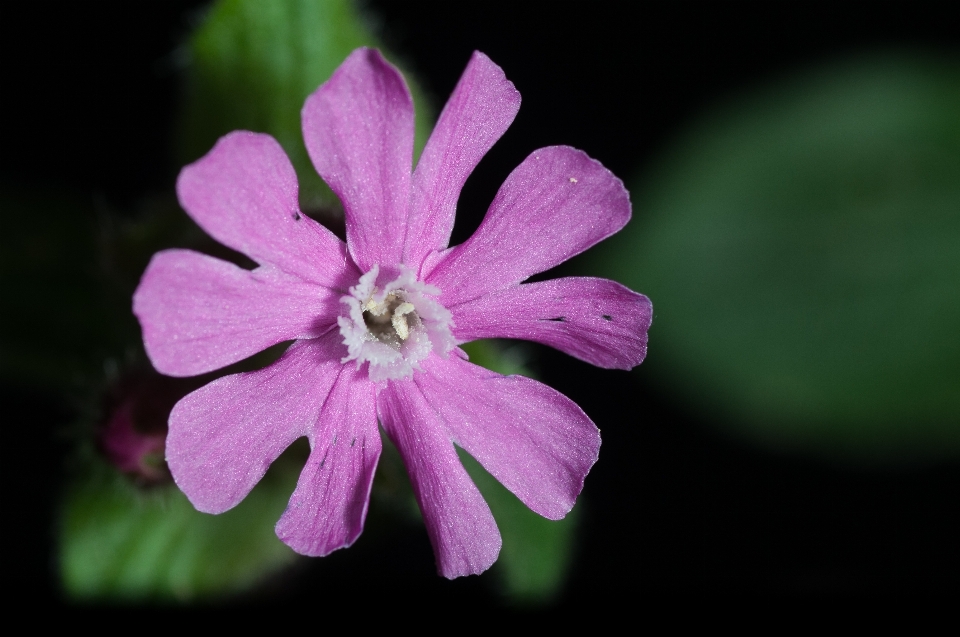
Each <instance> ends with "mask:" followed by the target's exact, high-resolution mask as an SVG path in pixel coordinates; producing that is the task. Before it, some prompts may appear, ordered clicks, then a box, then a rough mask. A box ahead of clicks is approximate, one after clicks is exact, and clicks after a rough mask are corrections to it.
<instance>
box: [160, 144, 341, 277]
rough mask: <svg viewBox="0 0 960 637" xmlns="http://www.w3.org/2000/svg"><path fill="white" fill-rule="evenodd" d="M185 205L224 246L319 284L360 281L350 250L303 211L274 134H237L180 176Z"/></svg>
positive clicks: (290, 169)
mask: <svg viewBox="0 0 960 637" xmlns="http://www.w3.org/2000/svg"><path fill="white" fill-rule="evenodd" d="M177 195H178V196H179V198H180V204H181V205H182V206H183V208H184V210H186V211H187V212H188V213H189V214H190V216H191V217H192V218H193V220H194V221H196V222H197V223H198V224H199V225H200V227H201V228H203V229H204V230H206V232H207V233H208V234H209V235H210V236H211V237H213V238H214V239H216V240H217V241H219V242H220V243H222V244H224V245H226V246H229V247H231V248H233V249H234V250H238V251H240V252H242V253H243V254H245V255H247V256H248V257H250V258H251V259H253V260H254V261H256V262H257V263H259V264H261V265H262V264H270V265H273V266H276V267H278V268H280V269H281V270H284V271H285V272H288V273H290V274H296V275H299V276H300V277H301V278H303V279H305V280H307V281H311V282H313V283H316V284H318V285H323V286H328V287H333V288H336V289H339V290H346V289H347V288H348V287H349V286H350V280H351V279H352V280H356V277H355V276H354V275H355V274H357V275H358V274H359V273H358V272H356V269H355V268H354V267H353V265H352V264H350V263H349V261H348V260H347V251H346V246H345V245H344V243H343V242H342V241H340V240H339V239H338V238H337V237H336V236H335V235H334V234H333V233H332V232H330V231H329V230H327V229H326V228H324V227H323V226H321V225H320V224H319V223H317V222H316V221H314V220H313V219H311V218H310V217H307V216H305V215H303V214H301V213H300V205H299V203H298V202H297V175H296V173H295V172H294V170H293V166H292V165H291V164H290V160H289V159H288V158H287V155H286V153H284V152H283V149H282V148H281V147H280V144H278V143H277V141H276V140H275V139H274V138H272V137H270V136H269V135H262V134H258V133H250V132H247V131H235V132H233V133H230V134H229V135H226V136H224V137H221V138H220V140H219V141H218V142H217V144H216V146H214V147H213V150H211V151H210V152H209V153H207V154H206V155H204V156H203V157H202V158H200V159H199V160H197V161H196V162H194V163H192V164H190V165H189V166H186V167H184V169H183V170H181V171H180V176H179V177H178V178H177Z"/></svg>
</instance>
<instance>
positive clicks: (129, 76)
mask: <svg viewBox="0 0 960 637" xmlns="http://www.w3.org/2000/svg"><path fill="white" fill-rule="evenodd" d="M516 4H520V3H516ZM203 5H204V3H201V2H156V3H126V4H124V5H115V6H111V5H109V4H92V5H84V6H82V7H79V6H77V5H76V4H71V5H64V6H57V5H54V6H52V7H51V6H49V5H47V6H45V7H43V8H41V9H31V10H30V13H29V14H26V13H20V12H13V11H11V10H5V11H4V13H5V15H4V19H3V24H4V31H5V32H6V33H7V36H8V37H6V38H5V39H4V43H3V47H4V53H3V59H4V64H3V75H4V81H3V84H4V98H3V101H2V103H3V112H4V117H3V120H2V121H3V123H4V132H3V152H2V157H3V168H2V173H0V179H2V181H3V183H4V184H12V185H14V186H16V187H17V188H20V189H32V188H35V189H39V190H46V189H51V188H64V189H70V190H75V191H79V192H82V193H86V194H88V195H89V196H90V197H91V198H98V200H103V201H106V202H108V203H109V205H110V206H111V208H113V209H116V210H124V209H132V208H133V207H134V205H135V203H136V202H137V201H138V200H139V199H141V198H142V197H144V196H146V195H149V194H151V193H155V192H160V191H169V190H170V189H171V188H172V184H173V181H174V179H175V176H176V173H177V171H178V170H179V166H177V165H175V163H174V162H173V160H172V156H173V152H172V141H171V131H172V128H173V125H174V117H175V106H176V103H177V96H178V89H179V79H180V78H179V75H178V72H179V71H178V62H177V60H178V57H177V55H176V48H177V46H178V45H179V44H180V42H182V41H183V39H184V37H185V36H186V34H187V33H189V31H190V28H191V25H193V24H195V23H196V22H197V20H198V19H199V17H200V16H201V15H202V7H203ZM514 6H515V4H514V3H499V2H492V3H491V2H482V3H481V2H476V3H436V4H419V3H403V2H398V3H394V2H387V1H386V0H381V1H378V2H370V3H368V7H369V9H370V10H371V11H372V13H373V14H374V15H376V16H379V20H380V24H381V26H382V35H383V38H384V40H385V41H386V43H387V44H388V46H389V47H390V48H391V49H392V50H393V51H395V52H396V53H397V54H398V55H399V56H400V58H401V59H402V60H403V61H404V62H405V63H406V66H407V67H408V68H411V69H412V70H413V71H415V72H417V73H418V77H419V79H420V81H421V83H422V85H423V86H424V87H425V89H426V90H427V92H428V94H429V95H430V96H431V97H433V98H434V103H435V104H436V105H438V106H439V105H442V103H443V101H444V100H445V98H446V96H447V95H448V94H449V92H450V90H451V89H452V88H453V86H454V84H455V82H456V81H457V79H458V77H459V74H460V73H461V71H462V70H463V66H464V65H465V63H466V61H467V58H468V56H469V54H470V52H471V51H472V50H474V49H479V50H482V51H484V52H485V53H487V54H488V55H489V56H490V57H491V58H492V59H493V60H494V61H495V62H497V63H498V64H499V65H500V66H502V67H503V68H504V70H505V72H506V73H507V76H508V77H509V78H510V79H511V80H512V81H513V82H514V83H515V84H516V86H517V88H518V89H519V91H520V93H521V95H522V96H523V104H522V107H521V110H520V114H519V116H518V117H517V119H516V122H515V123H514V125H513V127H512V128H511V129H510V130H509V131H508V132H507V134H506V135H505V136H504V138H503V139H502V140H501V141H500V143H499V144H497V146H496V147H495V148H494V149H493V150H492V151H491V152H490V154H489V155H488V157H487V158H486V159H485V160H484V162H483V163H482V164H481V166H480V168H479V169H478V171H477V173H476V174H475V176H474V177H472V178H471V179H470V181H468V183H467V186H466V188H465V190H464V193H463V196H462V198H461V202H460V209H459V210H460V216H459V217H458V225H457V228H456V230H455V235H454V241H455V242H459V241H462V240H463V239H464V238H466V237H467V236H468V235H469V233H470V232H471V231H472V229H473V227H475V226H476V224H477V223H478V222H479V219H480V216H481V215H482V214H483V212H484V210H485V208H486V205H487V203H488V202H489V201H490V200H491V199H492V197H493V195H494V193H495V192H496V188H497V187H498V186H499V184H500V183H501V182H502V181H503V179H504V178H505V177H506V175H507V174H508V173H509V172H510V170H511V169H512V168H513V167H514V166H516V165H517V164H518V163H519V162H520V161H521V160H522V159H523V158H524V157H525V156H526V155H527V154H529V153H530V152H531V151H532V150H534V149H536V148H538V147H541V146H545V145H552V144H569V145H572V146H575V147H578V148H582V149H584V150H585V151H587V152H588V153H589V154H590V155H591V156H593V157H595V158H597V159H599V160H600V161H601V162H602V163H603V164H604V165H606V166H607V167H608V168H610V169H611V170H612V171H613V172H614V173H615V174H617V175H619V176H621V177H622V178H624V179H625V180H626V181H628V182H629V180H630V178H632V177H633V176H634V175H636V174H638V173H639V171H641V170H642V169H643V167H644V166H646V165H649V163H650V162H651V161H653V160H654V159H655V158H656V157H657V153H658V152H659V151H660V150H661V149H662V148H663V147H664V145H665V144H667V143H669V141H670V140H671V139H672V138H673V137H674V136H675V135H676V134H678V133H679V132H680V131H681V130H682V129H683V127H684V126H685V124H687V123H689V122H690V120H691V118H693V117H695V116H697V115H698V114H700V113H702V112H704V111H705V110H706V109H708V108H709V107H710V106H711V104H714V103H716V102H717V100H721V99H723V98H724V97H726V96H730V95H732V94H735V93H736V92H737V91H740V90H742V89H747V88H750V87H754V86H757V85H760V84H762V83H764V82H766V81H768V80H773V79H776V78H778V77H780V76H781V75H782V74H784V73H786V72H789V71H791V70H794V69H801V68H804V67H806V66H809V65H812V64H815V63H817V62H820V61H827V60H831V59H834V58H836V57H839V56H842V55H845V54H848V53H854V52H857V51H862V50H867V49H872V48H889V47H891V46H919V47H922V48H927V49H929V48H952V49H953V50H954V51H956V50H957V47H958V41H957V29H956V20H955V16H953V17H951V16H950V15H949V10H948V9H941V10H939V11H940V12H939V13H938V12H937V11H933V10H931V9H930V7H917V6H913V5H911V8H909V9H907V8H905V7H904V6H893V5H883V4H876V3H871V4H866V3H864V4H862V5H858V6H850V5H848V6H844V7H842V8H837V7H836V6H833V5H829V6H828V5H824V6H823V7H819V8H818V7H816V6H815V5H806V4H804V5H798V6H793V7H792V8H789V9H786V8H781V7H779V6H778V7H777V8H776V9H773V8H767V9H765V10H761V11H760V12H759V13H758V12H757V9H756V8H755V6H753V7H749V8H748V7H745V6H744V7H737V6H725V7H718V6H713V7H711V8H707V9H704V8H703V7H701V6H699V5H681V6H676V7H675V8H665V7H663V6H655V5H653V4H652V3H644V4H638V5H637V6H636V7H635V8H633V9H632V10H630V11H625V10H622V9H620V8H618V5H617V4H616V3H605V2H587V3H583V2H580V3H562V2H554V3H545V4H543V5H537V4H530V5H526V4H524V5H523V6H524V7H525V8H524V9H523V10H520V11H518V10H517V9H515V8H512V7H514ZM634 214H635V215H642V214H643V210H635V211H634ZM37 222H38V223H42V219H38V220H37ZM639 291H641V292H642V291H643V290H642V289H641V290H639ZM653 302H654V307H655V308H656V299H653ZM5 311H15V308H8V309H7V310H5ZM536 351H537V353H538V355H539V361H538V363H537V368H538V371H539V372H540V374H541V376H542V378H543V380H544V381H545V382H547V383H548V384H549V385H551V386H553V387H555V388H557V389H558V390H559V391H561V392H563V393H564V394H566V395H567V396H569V397H570V398H571V399H573V400H574V401H575V402H577V403H578V404H579V405H580V406H581V407H582V408H583V409H584V410H585V411H586V412H587V413H588V414H589V415H590V416H591V417H592V418H593V419H594V420H595V422H596V423H597V424H598V426H599V427H600V428H601V430H602V432H603V436H604V442H603V447H602V451H601V456H600V461H599V463H598V464H597V465H596V466H595V468H594V469H593V471H592V472H591V474H590V475H589V477H588V479H587V483H586V488H585V490H584V501H583V508H584V512H583V513H584V515H583V516H582V522H583V526H582V534H581V541H580V543H579V549H578V555H577V557H576V561H575V564H574V567H573V572H572V575H571V578H570V581H569V584H568V586H567V587H566V589H565V592H564V595H563V598H562V599H561V600H560V601H561V603H568V602H569V603H573V604H579V603H582V602H584V601H588V600H593V601H598V602H602V601H604V600H610V601H612V600H615V599H617V598H618V595H619V594H622V593H627V594H631V595H641V594H642V595H644V599H648V596H649V595H650V594H664V595H685V594H689V593H707V594H723V593H727V594H730V593H733V594H741V593H743V594H755V593H760V594H766V593H773V594H793V593H813V594H872V593H889V592H946V591H947V590H948V589H956V588H957V584H958V582H960V550H958V548H957V538H958V537H960V516H958V495H960V467H958V465H957V463H956V462H954V463H953V464H939V465H932V466H931V465H925V466H913V467H902V468H897V469H876V468H873V469H871V468H851V467H844V466H840V465H833V464H829V463H827V462H825V461H821V460H816V459H812V458H805V457H803V456H799V455H777V454H773V453H771V452H769V451H766V450H763V449H760V448H754V447H750V446H747V445H745V444H743V443H739V442H736V441H733V440H730V439H728V438H726V437H724V435H723V434H722V433H721V430H720V429H719V428H716V427H714V426H713V424H712V423H710V422H708V421H705V420H704V419H703V418H702V417H694V416H692V415H690V414H688V412H687V410H686V406H685V405H684V404H683V401H682V400H680V399H677V398H671V397H669V396H664V395H662V393H660V392H655V391H654V390H653V389H651V387H652V385H651V383H650V382H649V381H648V380H647V379H646V378H645V376H644V370H643V368H642V367H641V369H640V370H639V371H635V372H633V374H627V373H624V372H615V371H604V370H599V369H596V368H593V367H591V366H589V365H586V364H583V363H580V362H578V361H575V360H573V359H570V358H568V357H565V356H563V355H561V354H559V353H556V352H553V351H550V350H546V349H537V350H536ZM649 356H650V357H651V358H652V357H655V356H657V332H656V322H655V323H654V327H653V329H652V331H651V333H650V349H649ZM2 396H3V400H2V404H3V408H4V424H5V426H4V432H5V437H4V443H3V449H4V451H5V456H6V457H7V459H6V460H5V462H4V474H5V487H4V494H5V495H4V499H5V509H6V511H7V514H6V515H5V516H4V517H5V518H6V520H7V525H6V526H7V528H8V531H7V532H5V533H4V537H5V538H6V540H7V557H5V558H4V564H5V568H6V569H9V572H10V573H11V574H12V575H14V576H15V577H16V578H17V579H18V580H20V581H22V582H23V586H22V588H21V590H22V591H23V592H25V593H29V594H35V595H43V596H48V597H49V598H51V599H59V593H58V587H57V584H56V579H55V571H54V553H53V550H54V544H53V531H52V530H51V529H52V525H53V522H54V505H55V502H56V499H57V497H58V494H59V489H60V481H61V477H62V472H63V469H62V467H63V461H64V456H65V455H66V451H67V447H66V445H65V443H63V442H62V437H60V436H59V435H58V431H59V428H60V427H62V425H63V423H64V422H66V421H68V420H69V419H70V418H71V417H72V414H71V406H70V405H69V404H68V403H67V402H66V401H65V400H63V399H62V398H61V397H60V396H58V395H57V394H56V393H54V392H51V391H46V390H44V389H43V388H42V387H30V386H25V385H22V384H19V383H17V382H16V380H15V379H6V380H5V381H4V383H3V388H2ZM433 564H434V563H433V557H432V554H431V551H430V547H429V543H428V541H427V537H426V534H425V533H424V532H423V531H422V530H416V529H414V530H402V531H398V532H397V533H396V534H394V535H393V536H391V537H390V538H389V539H387V540H385V541H382V542H379V543H377V544H376V545H373V546H371V545H369V544H368V545H366V546H365V545H364V542H363V539H361V540H360V542H359V543H358V544H357V545H356V546H354V547H353V548H351V549H349V550H347V551H340V552H337V553H336V554H334V555H332V556H330V557H328V558H324V559H323V560H313V561H310V562H309V563H308V564H306V565H304V566H301V567H300V568H299V569H297V570H295V572H294V573H293V574H292V575H288V576H287V577H285V578H282V579H278V580H277V581H274V582H271V583H270V584H269V585H267V587H266V588H265V589H264V590H262V591H259V592H258V593H257V595H256V596H253V598H255V599H267V600H270V601H271V602H276V603H300V602H305V601H310V602H311V603H313V604H316V603H319V600H325V601H330V602H338V601H343V602H348V601H349V600H352V599H353V600H358V601H359V600H360V599H372V598H377V599H390V600H394V601H403V600H407V599H410V600H424V601H425V600H431V601H430V603H443V604H446V605H449V604H455V605H464V606H469V605H473V604H474V603H477V602H478V601H479V602H483V603H487V602H490V603H495V602H497V601H499V598H498V596H497V593H496V592H495V591H494V590H493V588H492V587H490V586H488V585H487V583H486V582H485V581H484V580H482V579H479V578H468V579H465V580H459V581H455V582H452V583H450V582H447V581H445V580H442V579H441V578H438V577H437V576H436V575H435V572H434V565H433ZM424 596H426V597H424Z"/></svg>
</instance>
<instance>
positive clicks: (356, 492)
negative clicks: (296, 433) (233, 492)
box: [276, 365, 381, 556]
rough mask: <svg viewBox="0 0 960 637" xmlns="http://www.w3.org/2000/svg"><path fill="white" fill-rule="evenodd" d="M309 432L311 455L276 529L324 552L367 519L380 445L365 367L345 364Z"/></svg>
mask: <svg viewBox="0 0 960 637" xmlns="http://www.w3.org/2000/svg"><path fill="white" fill-rule="evenodd" d="M308 435H309V437H310V445H311V447H312V450H311V452H310V459H309V460H308V461H307V464H306V466H305V467H304V469H303V472H302V473H301V474H300V480H299V481H298V482H297V489H296V491H294V492H293V495H292V496H291V497H290V502H289V504H288V505H287V509H286V511H284V513H283V516H282V517H281V518H280V521H279V522H277V528H276V531H277V536H278V537H279V538H280V539H281V540H283V541H284V542H285V543H286V544H288V545H289V546H290V548H292V549H293V550H295V551H296V552H297V553H302V554H303V555H315V556H320V555H327V554H329V553H331V552H332V551H335V550H337V549H339V548H343V547H346V546H350V545H351V544H353V542H354V541H355V540H356V539H357V538H358V537H359V536H360V532H361V531H362V530H363V521H364V519H365V518H366V517H367V505H368V504H369V502H370V487H371V486H373V474H374V471H375V470H376V468H377V460H378V459H379V458H380V449H381V443H380V432H379V431H378V430H377V397H376V393H375V390H374V385H373V384H372V383H371V382H370V381H369V380H368V379H367V370H366V369H362V370H361V369H358V368H357V367H356V366H355V365H344V366H342V367H341V372H340V376H339V378H337V382H336V383H335V384H334V386H333V389H332V390H331V391H330V395H329V396H328V397H327V401H326V402H325V403H324V405H323V409H322V410H321V412H320V420H319V422H318V423H317V426H316V428H315V430H314V431H313V432H312V433H310V434H308Z"/></svg>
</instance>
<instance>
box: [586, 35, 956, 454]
mask: <svg viewBox="0 0 960 637" xmlns="http://www.w3.org/2000/svg"><path fill="white" fill-rule="evenodd" d="M634 184H635V185H634V187H633V188H632V191H631V192H632V196H633V201H634V210H635V214H636V218H635V220H634V221H633V223H632V224H631V225H630V226H629V227H628V228H627V229H626V230H625V231H624V232H622V233H620V235H618V236H616V237H614V238H613V239H611V240H610V241H609V242H607V243H605V244H604V246H603V247H602V248H601V249H599V250H596V251H594V252H593V253H592V254H591V256H590V257H588V258H592V261H591V262H590V267H591V268H592V269H593V270H594V271H598V272H600V273H602V274H604V275H608V276H612V277H614V278H617V279H619V280H621V281H623V282H624V283H626V284H627V285H629V286H631V287H633V288H634V289H638V290H642V291H643V292H644V293H646V294H648V295H649V296H650V298H651V299H652V300H653V303H654V308H655V311H656V318H655V321H654V325H653V329H652V331H651V334H650V357H649V358H648V360H647V362H645V363H644V368H645V369H644V370H643V371H642V373H643V374H644V375H645V377H647V378H650V379H654V380H655V382H661V383H662V384H663V386H664V387H665V388H667V389H668V390H669V391H670V392H672V393H673V394H674V395H675V396H677V397H679V398H680V399H681V400H683V401H686V402H687V403H688V405H689V406H690V408H691V409H693V410H696V411H699V412H700V413H701V415H703V414H705V415H706V416H707V418H708V420H711V419H712V420H714V421H717V420H721V421H723V422H725V423H727V424H729V426H731V427H732V428H733V429H734V430H735V431H737V432H739V433H740V434H742V435H745V436H748V437H750V438H751V439H754V440H761V441H764V442H766V443H770V444H773V445H776V446H782V447H799V448H802V449H807V450H815V451H816V452H818V453H825V454H828V455H830V456H835V457H842V458H847V459H858V461H863V460H866V461H876V460H880V461H888V460H897V461H899V460H903V459H911V458H923V457H932V456H937V455H942V454H956V453H957V452H958V451H960V329H958V327H960V60H958V59H957V58H956V57H952V58H951V57H942V56H941V57H938V56H934V55H929V56H926V55H919V54H906V53H900V54H897V53H890V54H874V55H872V56H869V57H863V58H858V59H854V60H850V61H847V62H844V63H839V64H833V65H828V66H823V67H821V68H817V69H813V70H810V71H808V72H805V73H802V74H798V75H796V76H794V77H790V78H786V79H784V80H783V81H781V82H779V83H777V84H775V85H772V86H768V87H765V88H763V89H759V90H757V91H755V92H753V93H751V94H747V95H744V96H743V97H741V98H739V99H736V100H734V101H732V102H730V103H728V104H726V105H725V106H723V107H721V108H717V109H716V110H713V111H711V112H710V113H708V114H707V115H705V116H704V117H702V118H701V120H700V121H699V122H698V123H697V124H696V125H694V126H693V127H692V128H691V129H690V130H688V131H687V133H686V134H685V135H684V136H683V137H682V138H681V139H678V140H676V142H675V143H674V144H673V146H672V147H670V148H669V149H667V151H666V152H665V153H664V155H663V157H662V158H661V160H660V161H659V163H657V164H656V165H654V166H652V167H651V168H650V169H648V170H647V171H646V172H645V173H644V174H643V175H641V177H640V179H638V180H636V181H634Z"/></svg>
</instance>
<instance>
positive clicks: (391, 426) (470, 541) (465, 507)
mask: <svg viewBox="0 0 960 637" xmlns="http://www.w3.org/2000/svg"><path fill="white" fill-rule="evenodd" d="M458 391H459V390H458ZM377 404H378V408H379V411H380V420H381V422H382V423H383V428H384V429H385V430H386V432H387V434H388V435H389V436H390V439H391V440H393V442H394V444H396V445H397V449H398V450H399V451H400V455H401V456H402V457H403V462H404V464H405V465H406V467H407V473H409V474H410V481H411V483H412V484H413V490H414V493H415V494H416V496H417V502H418V503H419V504H420V510H421V511H422V512H423V520H424V522H425V523H426V525H427V533H429V535H430V542H431V543H432V544H433V552H434V554H435V555H436V558H437V569H438V570H439V571H440V574H441V575H443V576H445V577H448V578H450V579H453V578H454V577H461V576H463V575H475V574H477V573H482V572H483V571H485V570H487V569H488V568H490V566H491V565H492V564H493V563H494V562H495V561H496V560H497V555H499V553H500V531H499V530H498V529H497V524H496V522H494V520H493V515H492V514H491V513H490V507H488V506H487V503H486V502H485V501H484V499H483V496H481V495H480V491H478V490H477V487H476V485H474V484H473V480H471V479H470V476H469V475H467V472H466V470H465V469H464V468H463V465H462V464H460V458H458V457H457V452H456V450H455V449H454V447H453V443H451V442H450V439H449V437H448V436H447V433H446V428H445V427H444V425H443V421H442V420H441V419H440V417H439V416H438V414H437V412H436V411H435V410H434V409H433V408H432V407H431V406H430V405H429V404H428V403H427V401H426V399H425V398H424V396H423V394H421V393H420V389H419V388H418V387H417V384H416V383H413V382H410V381H399V382H397V381H393V382H390V383H388V384H387V387H386V388H385V389H384V390H383V391H382V392H381V393H380V397H379V400H378V401H377Z"/></svg>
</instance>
